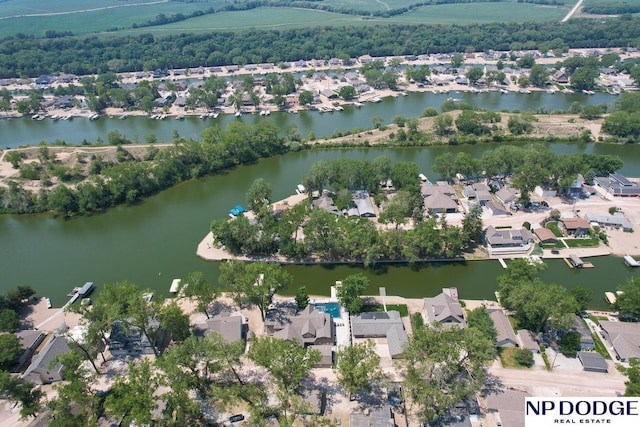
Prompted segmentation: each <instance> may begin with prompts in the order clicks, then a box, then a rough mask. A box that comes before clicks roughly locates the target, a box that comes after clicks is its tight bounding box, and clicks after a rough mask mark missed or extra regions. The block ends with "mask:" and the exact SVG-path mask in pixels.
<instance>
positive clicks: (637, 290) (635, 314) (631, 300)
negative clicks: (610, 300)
mask: <svg viewBox="0 0 640 427" xmlns="http://www.w3.org/2000/svg"><path fill="white" fill-rule="evenodd" d="M618 289H619V290H620V291H622V294H620V295H618V298H617V299H616V304H615V307H616V309H617V310H618V312H619V313H620V319H621V320H631V321H634V320H635V319H638V318H640V279H636V278H633V277H632V278H630V279H629V280H627V281H626V282H625V283H624V284H622V285H620V286H619V288H618Z"/></svg>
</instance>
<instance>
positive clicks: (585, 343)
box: [572, 315, 596, 351]
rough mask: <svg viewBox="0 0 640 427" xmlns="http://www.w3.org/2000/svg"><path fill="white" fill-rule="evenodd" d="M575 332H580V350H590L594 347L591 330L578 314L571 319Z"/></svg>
mask: <svg viewBox="0 0 640 427" xmlns="http://www.w3.org/2000/svg"><path fill="white" fill-rule="evenodd" d="M572 329H573V330H574V331H575V332H577V333H579V334H580V350H582V351H585V350H588V351H591V350H594V349H595V348H596V345H595V343H594V342H593V337H592V336H591V331H590V330H589V328H587V326H586V325H585V324H584V321H583V320H582V318H581V317H580V316H578V315H575V316H574V320H573V328H572Z"/></svg>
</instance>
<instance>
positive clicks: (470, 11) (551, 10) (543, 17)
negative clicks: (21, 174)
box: [392, 3, 570, 24]
mask: <svg viewBox="0 0 640 427" xmlns="http://www.w3.org/2000/svg"><path fill="white" fill-rule="evenodd" d="M466 6H467V7H465V5H464V4H442V5H434V6H424V7H421V8H420V9H416V10H414V11H411V12H409V13H405V14H403V15H399V16H394V17H393V18H392V20H393V21H395V22H398V23H403V24H474V23H488V22H524V21H537V22H544V21H560V20H561V19H562V18H563V17H564V16H565V15H566V14H567V12H568V11H569V9H570V7H568V6H542V5H535V4H530V3H476V4H474V5H473V7H469V6H468V5H466Z"/></svg>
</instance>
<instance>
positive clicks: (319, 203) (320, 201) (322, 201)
mask: <svg viewBox="0 0 640 427" xmlns="http://www.w3.org/2000/svg"><path fill="white" fill-rule="evenodd" d="M312 203H313V206H315V207H317V208H319V209H322V210H324V211H327V212H329V213H330V214H333V215H340V211H339V210H338V208H337V207H336V205H335V204H334V203H333V199H332V198H331V197H329V195H327V194H326V193H323V194H322V195H321V196H320V197H318V198H317V199H314V200H313V202H312Z"/></svg>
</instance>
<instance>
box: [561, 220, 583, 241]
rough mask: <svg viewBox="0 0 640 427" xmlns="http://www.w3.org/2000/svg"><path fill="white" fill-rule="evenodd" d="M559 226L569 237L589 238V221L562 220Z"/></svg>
mask: <svg viewBox="0 0 640 427" xmlns="http://www.w3.org/2000/svg"><path fill="white" fill-rule="evenodd" d="M558 226H559V228H560V231H562V234H564V235H565V236H567V237H585V236H589V229H590V227H589V221H587V220H586V219H584V218H560V220H559V221H558Z"/></svg>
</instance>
